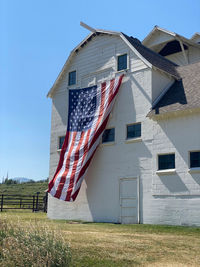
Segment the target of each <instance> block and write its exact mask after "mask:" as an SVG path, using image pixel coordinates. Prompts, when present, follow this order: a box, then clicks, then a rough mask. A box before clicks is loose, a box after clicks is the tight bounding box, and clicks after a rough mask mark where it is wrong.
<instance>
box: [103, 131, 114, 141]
mask: <svg viewBox="0 0 200 267" xmlns="http://www.w3.org/2000/svg"><path fill="white" fill-rule="evenodd" d="M114 141H115V128H111V129H106V130H105V131H104V133H103V135H102V143H108V142H114Z"/></svg>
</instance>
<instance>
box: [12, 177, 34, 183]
mask: <svg viewBox="0 0 200 267" xmlns="http://www.w3.org/2000/svg"><path fill="white" fill-rule="evenodd" d="M11 179H12V180H14V181H17V182H18V183H28V182H31V181H32V180H31V179H29V178H25V177H15V178H11Z"/></svg>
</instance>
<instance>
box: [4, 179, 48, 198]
mask: <svg viewBox="0 0 200 267" xmlns="http://www.w3.org/2000/svg"><path fill="white" fill-rule="evenodd" d="M47 188H48V183H47V182H36V183H23V184H10V185H6V184H0V194H11V195H16V194H22V195H34V194H36V193H37V192H40V194H42V195H44V194H45V190H46V189H47Z"/></svg>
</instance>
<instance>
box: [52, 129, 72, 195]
mask: <svg viewBox="0 0 200 267" xmlns="http://www.w3.org/2000/svg"><path fill="white" fill-rule="evenodd" d="M68 142H69V132H67V133H66V136H65V140H64V143H63V146H62V149H61V152H60V160H59V163H58V167H57V169H56V172H55V175H54V177H53V179H52V180H51V181H50V183H49V186H48V191H47V192H48V193H49V192H50V191H51V189H52V188H53V186H54V183H55V180H56V178H57V175H58V173H59V171H60V169H61V168H62V166H63V160H64V156H65V151H66V149H67V146H68Z"/></svg>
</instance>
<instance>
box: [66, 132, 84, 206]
mask: <svg viewBox="0 0 200 267" xmlns="http://www.w3.org/2000/svg"><path fill="white" fill-rule="evenodd" d="M84 134H85V133H84V132H82V133H81V138H80V141H79V144H78V146H77V148H76V152H75V156H74V164H73V167H72V173H71V177H70V181H69V186H68V190H67V196H66V201H69V200H70V197H71V192H72V189H73V186H74V177H75V173H76V167H77V164H78V160H79V152H80V151H79V150H80V147H81V145H82V142H83V139H84Z"/></svg>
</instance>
